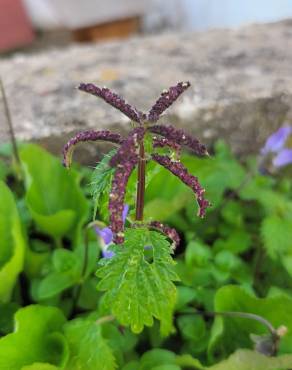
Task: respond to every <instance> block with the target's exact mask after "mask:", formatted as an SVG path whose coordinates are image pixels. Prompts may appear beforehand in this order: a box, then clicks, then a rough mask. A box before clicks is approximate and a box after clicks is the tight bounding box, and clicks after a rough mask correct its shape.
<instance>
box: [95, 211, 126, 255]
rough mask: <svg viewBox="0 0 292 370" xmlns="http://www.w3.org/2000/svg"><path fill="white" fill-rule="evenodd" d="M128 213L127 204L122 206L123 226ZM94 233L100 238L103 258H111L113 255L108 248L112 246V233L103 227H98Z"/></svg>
mask: <svg viewBox="0 0 292 370" xmlns="http://www.w3.org/2000/svg"><path fill="white" fill-rule="evenodd" d="M128 212H129V206H128V204H125V205H124V209H123V215H122V218H123V224H125V222H126V218H127V215H128ZM95 231H96V233H97V234H98V235H99V236H100V239H101V253H102V256H103V257H104V258H111V257H113V256H114V255H115V253H114V252H113V251H111V250H109V247H110V245H111V244H113V238H114V235H113V232H112V230H111V229H110V228H109V227H104V228H103V229H101V228H99V227H97V226H96V227H95Z"/></svg>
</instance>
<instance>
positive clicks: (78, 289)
mask: <svg viewBox="0 0 292 370" xmlns="http://www.w3.org/2000/svg"><path fill="white" fill-rule="evenodd" d="M91 226H92V225H91V224H89V225H87V227H86V228H85V230H84V258H83V264H82V268H81V272H80V282H79V283H78V284H77V286H76V288H75V290H74V291H73V296H72V309H71V315H70V317H71V318H72V317H74V313H75V310H76V306H77V304H78V300H79V297H80V294H81V288H82V284H83V280H84V277H85V273H86V269H87V264H88V252H89V237H88V233H89V229H90V227H91Z"/></svg>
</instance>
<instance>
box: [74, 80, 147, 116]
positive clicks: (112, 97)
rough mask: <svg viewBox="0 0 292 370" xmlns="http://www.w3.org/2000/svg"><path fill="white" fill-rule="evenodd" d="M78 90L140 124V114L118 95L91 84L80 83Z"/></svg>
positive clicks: (141, 114)
mask: <svg viewBox="0 0 292 370" xmlns="http://www.w3.org/2000/svg"><path fill="white" fill-rule="evenodd" d="M78 89H79V90H81V91H84V92H87V93H89V94H92V95H95V96H98V97H99V98H102V99H103V100H104V101H106V102H107V103H108V104H110V105H111V106H112V107H114V108H116V109H118V110H119V111H121V112H122V113H124V114H125V115H126V116H127V117H129V118H130V120H132V121H135V122H138V123H140V122H141V119H142V118H143V113H142V112H139V111H138V110H137V109H136V108H135V107H132V106H131V105H130V104H128V103H126V102H125V100H124V99H122V98H121V97H120V96H119V95H118V94H116V93H114V92H112V91H111V90H110V89H107V88H105V87H103V88H99V87H97V86H95V85H94V84H91V83H89V84H86V83H81V84H80V85H79V86H78Z"/></svg>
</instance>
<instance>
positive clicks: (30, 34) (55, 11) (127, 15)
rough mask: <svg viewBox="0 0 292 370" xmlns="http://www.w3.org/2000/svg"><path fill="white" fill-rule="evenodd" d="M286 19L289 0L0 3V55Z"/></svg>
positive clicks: (43, 0) (4, 0) (30, 0)
mask: <svg viewBox="0 0 292 370" xmlns="http://www.w3.org/2000/svg"><path fill="white" fill-rule="evenodd" d="M166 4H167V6H166ZM291 16H292V1H290V0H257V1H253V0H246V1H244V2H243V1H240V0H221V1H220V2H219V1H216V0H208V1H207V0H168V1H167V2H166V1H165V0H120V1H117V0H107V1H106V2H104V1H100V0H83V1H82V2H80V1H78V0H0V52H2V53H4V52H9V51H13V50H15V49H17V48H25V47H30V48H31V47H37V48H40V47H47V46H49V45H64V44H68V43H70V42H74V41H78V42H99V41H102V40H106V39H109V38H121V37H128V36H131V35H133V34H136V33H144V34H147V33H160V32H164V31H167V30H180V31H193V30H196V31H202V30H206V29H209V28H218V27H238V26H240V25H242V24H246V23H250V22H257V23H258V22H270V21H277V20H279V19H283V18H289V17H291Z"/></svg>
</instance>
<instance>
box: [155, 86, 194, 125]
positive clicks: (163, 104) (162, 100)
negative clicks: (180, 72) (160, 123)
mask: <svg viewBox="0 0 292 370" xmlns="http://www.w3.org/2000/svg"><path fill="white" fill-rule="evenodd" d="M190 86H191V84H190V83H189V82H179V83H178V84H177V85H176V86H171V87H170V88H169V89H168V90H165V91H163V92H162V93H161V95H160V97H159V98H158V100H157V101H156V103H155V104H154V105H153V106H152V108H151V109H150V111H149V114H148V120H149V121H150V122H156V121H157V120H158V119H159V117H160V115H161V114H162V113H163V112H164V111H165V110H166V109H167V108H168V107H170V106H171V105H172V104H173V103H174V102H175V101H176V99H177V98H178V97H179V96H180V95H181V94H182V93H183V92H184V91H185V90H186V89H187V88H188V87H190Z"/></svg>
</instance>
